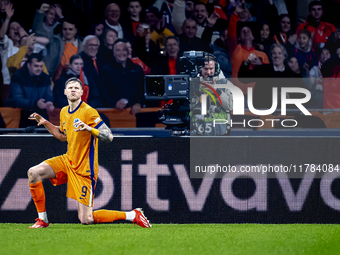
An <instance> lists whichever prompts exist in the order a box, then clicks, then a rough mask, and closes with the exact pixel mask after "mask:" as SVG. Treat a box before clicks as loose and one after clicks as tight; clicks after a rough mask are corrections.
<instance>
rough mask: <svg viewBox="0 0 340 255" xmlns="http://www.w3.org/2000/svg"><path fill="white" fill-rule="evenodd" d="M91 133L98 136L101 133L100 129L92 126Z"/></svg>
mask: <svg viewBox="0 0 340 255" xmlns="http://www.w3.org/2000/svg"><path fill="white" fill-rule="evenodd" d="M91 134H92V135H94V136H96V137H97V136H98V135H99V129H96V128H92V130H91Z"/></svg>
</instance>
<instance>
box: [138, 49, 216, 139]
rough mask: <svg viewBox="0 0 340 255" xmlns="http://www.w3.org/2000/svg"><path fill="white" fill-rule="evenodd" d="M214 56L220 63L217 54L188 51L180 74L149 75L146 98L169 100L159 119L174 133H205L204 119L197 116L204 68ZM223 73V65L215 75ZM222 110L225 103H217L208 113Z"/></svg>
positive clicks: (146, 79) (182, 59) (160, 111)
mask: <svg viewBox="0 0 340 255" xmlns="http://www.w3.org/2000/svg"><path fill="white" fill-rule="evenodd" d="M210 58H212V59H213V60H214V61H215V62H216V65H218V63H217V61H216V59H215V56H214V55H212V54H210V53H206V52H203V51H185V52H184V53H183V56H182V57H181V58H180V61H179V63H180V64H179V74H177V75H146V76H145V80H144V96H145V99H147V100H165V101H167V102H166V103H165V105H164V106H163V107H162V109H161V110H159V111H158V118H159V120H161V121H162V123H164V124H165V125H166V127H165V128H166V129H169V130H171V134H172V135H173V136H183V135H190V134H191V135H197V134H200V133H202V132H201V131H199V130H198V127H199V126H201V127H202V124H203V120H202V119H201V120H199V119H200V118H196V116H201V102H200V96H201V94H202V92H201V90H200V88H201V82H200V73H201V67H202V66H204V64H205V62H207V61H210V60H209V59H210ZM219 72H220V70H219V66H215V75H216V74H217V75H218V73H219ZM221 110H222V106H214V107H210V108H209V109H208V113H209V114H211V113H212V112H220V111H221ZM193 116H195V117H194V118H193ZM201 118H202V116H201ZM190 120H191V121H190ZM203 126H204V125H203ZM203 129H204V127H203ZM190 130H191V131H190Z"/></svg>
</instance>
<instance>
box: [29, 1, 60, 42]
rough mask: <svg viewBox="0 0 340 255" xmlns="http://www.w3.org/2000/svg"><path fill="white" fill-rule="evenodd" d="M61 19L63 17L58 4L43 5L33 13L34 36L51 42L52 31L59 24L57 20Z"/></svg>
mask: <svg viewBox="0 0 340 255" xmlns="http://www.w3.org/2000/svg"><path fill="white" fill-rule="evenodd" d="M62 18H64V16H63V13H62V9H61V6H60V5H59V4H54V5H49V4H47V3H43V4H42V5H41V7H40V9H39V10H37V11H36V13H35V16H34V21H33V25H32V30H33V32H34V33H35V35H36V36H43V37H46V38H47V39H48V40H49V41H52V40H53V36H54V30H55V28H56V26H57V25H59V24H60V23H59V22H58V20H60V19H62Z"/></svg>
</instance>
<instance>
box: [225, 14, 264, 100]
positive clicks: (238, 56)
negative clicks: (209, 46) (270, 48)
mask: <svg viewBox="0 0 340 255" xmlns="http://www.w3.org/2000/svg"><path fill="white" fill-rule="evenodd" d="M238 20H239V19H238V15H236V14H235V13H233V14H232V15H231V17H230V22H229V27H228V45H229V50H230V55H231V57H230V61H231V67H232V73H231V77H232V82H233V84H234V85H235V86H237V87H239V88H240V89H241V90H242V92H243V94H247V88H248V87H252V88H253V87H254V86H255V82H252V83H247V84H244V83H241V82H240V81H239V80H238V79H237V78H238V71H239V70H240V66H241V64H242V62H243V61H244V60H246V59H247V58H248V57H249V55H250V54H251V53H252V54H254V55H256V56H257V57H258V58H259V59H261V60H262V63H263V64H269V59H268V57H267V54H266V53H264V52H262V51H257V50H255V47H252V48H250V49H247V47H245V46H241V45H240V44H237V32H236V30H237V22H238ZM252 68H254V66H250V69H252Z"/></svg>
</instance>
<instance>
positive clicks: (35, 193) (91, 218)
mask: <svg viewBox="0 0 340 255" xmlns="http://www.w3.org/2000/svg"><path fill="white" fill-rule="evenodd" d="M64 93H65V95H66V97H67V100H68V103H69V105H68V106H65V107H64V108H63V109H62V110H61V112H60V126H59V127H58V126H54V125H53V124H52V123H50V122H48V121H47V120H45V119H44V118H43V117H41V116H40V115H39V114H37V113H33V114H32V115H31V116H30V119H33V120H36V121H37V122H38V126H40V125H44V126H45V128H46V129H47V130H48V131H49V132H50V133H51V134H52V135H53V136H54V137H55V138H57V139H59V140H61V141H67V142H68V150H67V152H66V154H64V155H61V156H57V157H53V158H50V159H47V160H46V161H44V162H42V163H40V164H39V165H36V166H34V167H31V168H30V169H29V170H28V180H29V186H30V191H31V194H32V198H33V201H34V204H35V206H36V208H37V211H38V215H39V216H38V219H36V223H35V224H34V225H33V226H31V227H30V228H47V227H48V226H49V222H48V219H47V213H46V208H45V191H44V187H43V184H42V179H50V180H51V182H52V184H53V185H54V186H56V185H60V184H64V183H66V182H68V186H67V197H70V198H73V199H75V200H77V201H78V217H79V220H80V222H81V223H82V224H85V225H87V224H97V223H104V222H113V221H115V220H129V221H132V222H133V223H134V224H135V223H136V224H137V225H139V226H141V227H144V228H150V227H151V225H150V223H149V221H148V220H147V219H146V217H145V215H144V214H143V212H142V210H141V208H137V209H134V210H132V211H130V212H120V211H110V210H97V211H92V206H93V198H94V190H95V187H96V183H97V177H98V138H99V139H100V140H103V141H108V142H111V141H112V140H113V135H112V133H111V130H110V129H109V128H108V127H107V126H106V124H105V123H104V122H103V121H102V120H101V118H100V116H99V114H98V112H97V111H96V110H95V109H93V108H92V107H90V106H89V105H87V104H86V103H85V102H82V101H81V96H82V94H83V89H82V83H81V81H80V80H79V79H77V78H70V79H69V80H67V81H66V83H65V92H64Z"/></svg>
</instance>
